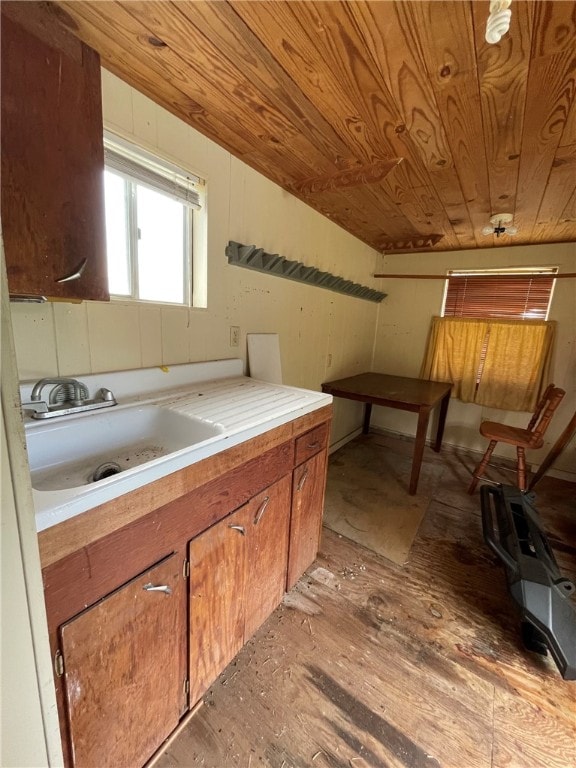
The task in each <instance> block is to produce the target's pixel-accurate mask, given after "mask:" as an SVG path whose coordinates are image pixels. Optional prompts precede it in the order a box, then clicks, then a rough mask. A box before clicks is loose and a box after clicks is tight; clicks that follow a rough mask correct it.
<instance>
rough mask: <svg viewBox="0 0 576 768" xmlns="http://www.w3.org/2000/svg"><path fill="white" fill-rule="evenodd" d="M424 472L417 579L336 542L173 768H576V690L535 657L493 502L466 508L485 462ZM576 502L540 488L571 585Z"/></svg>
mask: <svg viewBox="0 0 576 768" xmlns="http://www.w3.org/2000/svg"><path fill="white" fill-rule="evenodd" d="M379 442H380V444H382V440H381V439H380V440H379ZM386 445H387V447H388V449H389V450H397V451H399V452H401V453H402V452H404V453H405V452H406V450H407V447H406V443H405V441H394V440H390V439H387V442H386ZM425 461H426V462H429V463H430V464H431V465H432V464H433V465H434V467H435V472H436V473H438V478H437V480H438V481H437V482H435V483H434V486H435V489H434V493H433V496H432V501H431V503H430V505H429V507H428V510H427V512H426V515H425V518H424V520H423V523H422V525H421V527H420V530H419V533H418V536H417V538H416V540H415V543H414V545H413V547H412V549H411V552H410V557H409V561H408V564H407V565H405V566H399V565H395V564H394V563H392V562H390V561H387V560H385V559H383V558H382V557H379V556H378V555H376V554H374V553H372V552H370V551H369V550H367V549H364V548H363V547H360V546H358V545H356V544H353V543H352V542H351V541H349V540H347V539H345V538H343V537H340V536H338V535H337V534H335V533H332V532H331V531H328V530H327V529H325V530H324V535H323V540H322V545H321V552H320V554H319V557H318V560H317V561H316V563H315V564H314V565H313V566H312V567H311V568H310V569H309V571H308V572H307V574H306V575H305V577H304V578H302V579H301V580H300V581H299V582H298V584H297V585H296V586H295V587H294V589H293V590H292V591H291V592H290V593H289V594H288V595H287V596H286V597H285V599H284V602H283V604H282V605H281V606H280V608H278V609H277V610H276V611H275V612H274V614H273V615H272V616H271V617H270V619H269V620H268V621H267V622H266V623H265V624H264V626H263V627H262V628H261V629H260V630H259V632H257V633H256V635H255V636H254V638H253V639H252V640H251V641H250V642H249V643H248V644H247V645H246V646H245V647H244V649H243V650H242V651H241V652H240V654H239V655H238V656H237V657H236V659H235V660H234V661H233V662H232V663H231V664H230V666H229V667H228V668H227V669H226V671H225V672H224V673H223V674H222V675H221V676H220V678H219V679H218V680H217V681H216V683H215V684H214V685H213V686H212V688H211V689H210V691H209V692H208V694H207V695H206V696H205V697H204V702H205V703H204V706H203V707H201V708H200V709H199V711H198V713H197V714H196V716H195V717H194V718H193V719H192V720H191V721H190V723H189V724H188V725H187V727H186V728H185V729H184V730H183V732H182V733H181V734H180V735H179V736H178V738H177V739H176V740H175V741H174V742H173V743H172V744H171V745H170V747H169V748H168V749H167V751H166V752H165V754H163V755H162V757H161V758H160V759H159V761H158V763H157V765H158V766H161V767H162V768H168V766H206V768H225V767H227V766H244V767H245V768H255V767H256V766H270V767H271V768H300V767H302V768H304V767H306V766H310V767H311V768H323V767H326V766H327V767H329V768H363V767H364V766H375V767H378V768H396V767H398V768H400V767H403V768H405V767H408V768H573V766H576V682H566V681H564V680H562V678H561V676H560V674H559V672H558V670H557V668H556V666H555V665H554V663H553V661H552V660H551V659H550V657H541V656H538V655H535V654H533V653H530V652H528V651H526V650H524V648H523V646H522V643H521V640H520V636H519V631H518V630H519V628H518V622H517V616H516V614H515V611H514V607H513V603H512V600H511V598H510V596H509V594H508V592H507V588H506V582H505V576H504V571H503V569H502V568H501V566H500V564H499V563H497V561H496V559H495V557H494V556H493V555H492V553H491V551H490V550H489V549H488V547H487V546H486V545H485V543H484V541H483V539H482V532H481V520H480V502H479V496H478V493H476V494H475V495H474V496H468V495H467V493H466V488H467V485H468V483H469V478H470V469H471V468H472V466H473V465H474V457H470V456H467V455H465V454H461V455H458V454H456V453H449V452H446V453H443V454H442V455H441V456H440V457H439V456H438V455H436V454H433V452H432V451H430V450H429V449H426V452H425ZM575 489H576V486H575V485H574V484H571V483H567V482H564V481H559V480H553V479H551V478H544V479H543V480H542V481H541V482H540V483H539V485H538V486H537V488H536V489H535V490H536V497H537V499H536V507H537V509H538V511H539V513H540V516H541V519H542V522H543V524H544V526H545V528H546V530H547V532H548V533H549V536H550V540H551V543H552V545H553V547H554V551H555V554H556V556H557V560H558V562H559V565H560V567H561V569H562V571H563V574H564V575H566V576H569V577H571V578H575V577H576V548H575V544H576V500H575Z"/></svg>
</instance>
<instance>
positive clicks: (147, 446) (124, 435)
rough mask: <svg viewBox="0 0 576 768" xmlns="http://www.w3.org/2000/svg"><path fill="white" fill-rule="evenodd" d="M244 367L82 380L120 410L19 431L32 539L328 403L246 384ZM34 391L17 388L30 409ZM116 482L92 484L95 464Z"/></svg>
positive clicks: (234, 364)
mask: <svg viewBox="0 0 576 768" xmlns="http://www.w3.org/2000/svg"><path fill="white" fill-rule="evenodd" d="M242 371H243V362H242V360H238V359H235V360H213V361H208V362H205V363H185V364H183V365H175V366H162V367H161V368H145V369H141V370H133V371H114V372H111V373H110V372H108V373H95V374H87V375H82V376H80V379H81V380H82V382H83V383H84V384H85V385H86V386H87V388H88V390H89V392H97V391H98V389H99V388H101V387H106V388H107V389H110V390H112V392H114V395H115V397H116V400H117V401H118V403H119V405H115V406H112V407H110V408H108V409H105V410H102V411H88V412H86V413H78V414H74V415H69V416H58V417H57V418H53V419H48V420H34V419H31V418H30V417H27V418H26V419H25V422H24V426H25V433H26V442H27V445H28V458H29V464H30V474H31V484H32V497H33V501H34V507H35V512H36V529H37V531H39V532H40V531H43V530H45V529H46V528H49V527H51V526H53V525H56V524H58V523H61V522H63V521H65V520H69V519H70V518H71V517H74V516H75V515H79V514H80V513H83V512H87V511H88V510H90V509H93V508H95V507H97V506H99V505H101V504H104V503H106V502H108V501H111V500H112V499H116V498H118V497H120V496H122V495H123V494H126V493H129V492H131V491H134V490H136V489H137V488H141V487H143V486H145V485H147V484H149V483H154V482H155V481H156V480H159V479H160V478H162V477H165V476H167V475H169V474H172V473H174V472H177V471H179V470H181V469H184V468H185V467H189V466H190V465H191V464H195V463H196V462H200V461H202V460H203V459H206V458H208V457H210V456H213V455H214V454H216V453H219V452H220V451H225V450H227V449H229V448H232V447H233V446H238V445H240V444H241V443H243V442H245V441H247V440H250V439H252V438H254V437H256V436H258V435H261V434H263V433H264V432H267V431H268V430H270V429H274V428H275V427H279V426H281V425H282V424H286V423H287V422H289V421H291V420H292V419H295V418H298V417H299V416H304V415H305V414H307V413H311V412H312V411H314V410H316V409H317V408H321V407H323V406H325V405H328V404H329V403H331V402H332V395H326V394H324V393H321V392H313V391H311V390H306V389H297V388H295V387H289V386H285V385H280V384H278V385H277V384H268V383H266V382H262V381H257V380H255V379H250V378H248V377H246V376H244V375H243V373H242ZM34 383H35V382H32V381H31V382H22V383H21V385H20V397H21V400H22V402H25V403H26V402H29V401H30V398H31V393H32V389H33V387H34ZM112 462H115V463H116V464H118V465H119V466H120V470H121V471H120V472H118V473H117V474H113V475H111V476H109V477H104V478H103V479H101V480H96V481H94V479H93V475H94V472H95V470H96V469H98V468H99V467H100V466H101V465H102V464H105V463H112Z"/></svg>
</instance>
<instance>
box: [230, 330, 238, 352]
mask: <svg viewBox="0 0 576 768" xmlns="http://www.w3.org/2000/svg"><path fill="white" fill-rule="evenodd" d="M230 346H231V347H239V346H240V326H238V325H231V326H230Z"/></svg>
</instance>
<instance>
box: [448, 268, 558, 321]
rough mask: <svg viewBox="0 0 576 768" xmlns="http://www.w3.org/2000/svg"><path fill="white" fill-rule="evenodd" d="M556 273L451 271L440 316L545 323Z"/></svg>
mask: <svg viewBox="0 0 576 768" xmlns="http://www.w3.org/2000/svg"><path fill="white" fill-rule="evenodd" d="M557 271H558V270H557V269H556V268H553V269H532V270H530V271H527V270H489V271H486V272H475V271H461V272H456V271H451V272H449V274H448V281H447V286H446V294H445V298H444V309H443V312H442V316H443V317H515V318H518V319H523V320H526V319H533V320H546V319H547V317H548V308H549V306H550V300H551V298H552V288H553V286H554V276H555V275H556V273H557Z"/></svg>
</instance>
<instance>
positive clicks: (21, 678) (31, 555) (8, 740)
mask: <svg viewBox="0 0 576 768" xmlns="http://www.w3.org/2000/svg"><path fill="white" fill-rule="evenodd" d="M0 273H1V274H0V283H1V285H0V296H1V300H0V303H1V342H0V366H1V369H2V392H1V408H0V433H1V443H2V444H1V457H0V470H1V472H0V474H1V478H0V482H1V486H0V489H1V502H0V509H1V517H0V540H1V554H0V597H1V599H0V606H1V610H0V618H1V630H2V642H1V644H0V645H1V653H0V663H1V673H0V680H1V681H2V684H1V689H2V690H1V695H0V712H1V715H2V717H1V722H0V765H2V766H6V768H20V767H21V768H32V766H34V768H41V766H45V765H49V764H50V765H53V766H56V765H61V764H62V749H61V746H60V730H59V727H58V716H57V713H56V693H55V691H54V682H53V677H52V659H51V655H50V647H49V643H48V627H47V624H46V610H45V606H44V595H43V590H42V575H41V573H40V557H39V554H38V538H37V536H36V523H35V519H34V507H33V503H32V493H31V489H30V481H29V473H28V463H27V458H26V452H25V440H24V428H23V426H22V420H21V418H20V409H19V407H18V379H17V378H16V375H15V374H16V371H15V368H16V366H15V361H14V348H13V342H12V331H11V326H10V314H9V312H8V311H7V307H8V290H7V285H6V270H5V264H4V250H3V246H2V237H1V235H0Z"/></svg>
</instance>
